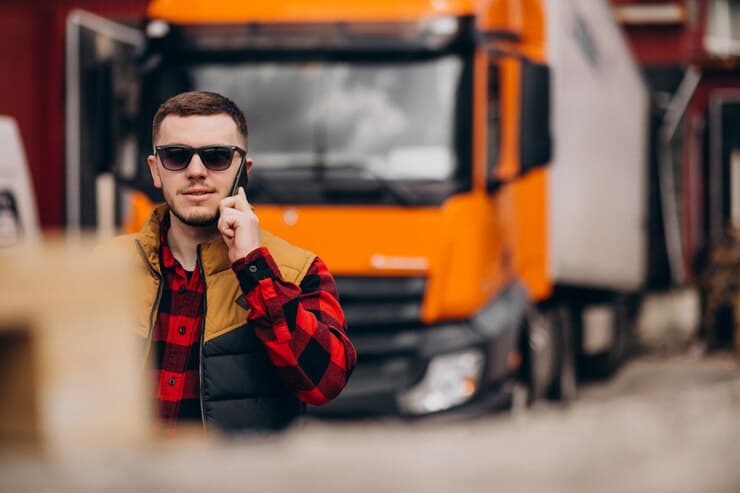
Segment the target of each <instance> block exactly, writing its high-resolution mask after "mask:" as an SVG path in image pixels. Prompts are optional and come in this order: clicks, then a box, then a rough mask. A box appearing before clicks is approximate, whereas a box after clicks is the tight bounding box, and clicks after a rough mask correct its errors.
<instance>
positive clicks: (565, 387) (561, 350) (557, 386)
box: [547, 305, 578, 404]
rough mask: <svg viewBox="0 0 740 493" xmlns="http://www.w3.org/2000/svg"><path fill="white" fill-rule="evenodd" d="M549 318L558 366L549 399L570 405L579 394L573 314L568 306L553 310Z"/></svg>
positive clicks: (549, 313)
mask: <svg viewBox="0 0 740 493" xmlns="http://www.w3.org/2000/svg"><path fill="white" fill-rule="evenodd" d="M547 316H549V317H550V318H551V319H552V324H553V327H554V329H555V330H554V333H555V337H556V339H555V340H556V343H557V356H558V364H557V371H556V375H555V378H554V380H553V382H552V385H551V387H550V390H549V392H548V397H550V398H552V399H557V400H559V401H561V402H563V403H566V404H567V403H570V402H572V401H574V400H575V399H576V396H577V394H578V376H577V364H576V337H575V329H574V326H573V314H572V311H571V309H570V308H569V307H568V306H567V305H560V306H557V307H555V308H553V309H551V310H550V311H549V312H548V314H547Z"/></svg>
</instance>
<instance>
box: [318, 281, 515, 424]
mask: <svg viewBox="0 0 740 493" xmlns="http://www.w3.org/2000/svg"><path fill="white" fill-rule="evenodd" d="M527 302H528V296H527V293H526V291H525V290H524V288H523V286H521V285H520V284H518V283H514V284H511V285H510V286H509V287H507V288H506V289H505V290H503V291H502V292H501V293H500V294H499V296H498V297H496V298H495V299H494V300H493V301H492V302H491V303H490V304H488V305H487V306H486V307H485V308H484V309H483V310H481V311H480V312H478V313H477V314H476V315H475V316H473V317H471V318H470V319H468V320H462V321H456V322H450V323H445V324H438V325H432V326H423V325H420V326H416V327H413V326H407V327H401V328H396V329H394V330H383V331H377V332H372V331H365V332H363V333H359V334H354V333H352V328H351V327H350V332H349V333H350V338H351V339H352V342H353V343H354V345H355V347H356V348H357V352H358V364H357V367H356V368H355V371H354V372H353V374H352V376H351V378H350V380H349V383H348V384H347V387H346V388H345V389H344V391H343V392H342V393H341V394H340V395H339V397H337V398H336V399H335V400H334V401H332V402H331V403H329V404H327V405H326V406H323V407H320V408H316V407H311V408H310V409H309V412H310V413H311V414H313V415H316V416H326V417H330V416H334V417H343V416H344V417H350V416H371V415H399V416H409V417H411V416H423V415H430V414H436V413H440V412H449V411H453V410H455V411H460V412H469V411H471V410H485V409H489V408H492V407H500V406H505V405H507V404H508V403H509V402H510V395H511V389H512V385H511V383H512V381H513V377H514V376H515V374H516V370H517V367H516V362H517V356H518V354H519V353H518V351H519V346H520V330H521V326H522V317H523V314H524V310H525V307H526V304H527Z"/></svg>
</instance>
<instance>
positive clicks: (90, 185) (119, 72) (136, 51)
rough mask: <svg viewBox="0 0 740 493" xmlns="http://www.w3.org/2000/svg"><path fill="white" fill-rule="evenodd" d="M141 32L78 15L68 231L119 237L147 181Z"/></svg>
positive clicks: (70, 104) (70, 75)
mask: <svg viewBox="0 0 740 493" xmlns="http://www.w3.org/2000/svg"><path fill="white" fill-rule="evenodd" d="M144 41H145V37H144V35H143V33H142V32H140V31H139V30H138V29H136V28H133V27H129V26H126V25H123V24H118V23H116V22H113V21H111V20H109V19H105V18H103V17H99V16H97V15H94V14H91V13H89V12H85V11H81V10H74V11H72V12H71V13H70V15H69V17H68V18H67V26H66V95H65V98H66V122H65V125H66V142H65V146H66V170H65V173H66V190H65V207H66V223H67V231H68V232H69V233H68V234H70V235H71V236H73V237H74V236H78V235H79V234H80V232H81V231H82V230H83V229H97V230H98V231H99V233H102V234H112V233H113V232H115V230H116V229H117V226H118V225H119V224H120V222H121V219H122V216H123V215H124V211H123V210H122V209H123V206H124V205H125V203H126V199H127V198H126V194H127V193H128V192H127V191H126V187H123V186H122V183H125V182H127V183H131V182H135V181H136V179H137V176H138V175H139V174H140V171H139V166H138V165H137V161H138V159H137V155H138V152H137V148H136V138H135V128H134V127H135V122H136V112H137V108H138V98H139V95H140V76H139V69H138V59H139V57H140V56H141V54H142V52H143V49H144Z"/></svg>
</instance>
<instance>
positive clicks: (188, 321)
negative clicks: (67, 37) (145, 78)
mask: <svg viewBox="0 0 740 493" xmlns="http://www.w3.org/2000/svg"><path fill="white" fill-rule="evenodd" d="M152 142H153V144H154V153H153V154H152V155H151V156H149V157H148V159H147V161H148V165H149V170H150V171H151V175H152V179H153V180H154V185H155V186H156V187H157V188H159V189H161V190H162V192H163V195H164V198H165V202H166V204H165V205H162V206H160V207H159V208H157V209H156V210H155V211H154V212H153V213H152V215H151V217H150V218H149V220H148V221H147V223H146V224H145V225H144V226H143V227H142V229H141V230H140V231H139V232H138V233H137V234H135V235H129V236H123V237H119V238H116V239H115V240H114V243H115V244H116V245H117V247H118V248H124V249H128V250H131V249H136V250H138V252H139V257H140V258H139V260H138V263H139V264H140V266H141V276H142V279H143V282H144V288H143V290H142V300H141V306H140V308H141V313H140V314H141V317H140V318H141V323H140V326H139V332H140V334H141V335H142V336H146V337H147V355H148V357H149V358H150V360H151V361H152V362H153V363H154V365H155V370H156V378H155V381H156V402H157V407H158V411H159V414H160V416H161V418H162V419H163V420H165V422H166V423H168V424H169V425H172V426H174V425H175V424H176V423H178V422H180V421H183V420H202V421H203V423H204V425H205V426H206V428H208V427H209V425H214V426H215V427H217V428H219V429H221V430H226V431H249V430H277V429H281V428H284V427H286V426H288V425H289V424H290V423H291V422H293V421H294V420H295V419H296V418H298V417H299V416H301V415H302V414H303V413H304V412H305V403H308V404H313V405H322V404H325V403H326V402H328V401H329V400H331V399H333V398H334V397H336V396H337V394H339V392H340V391H341V390H342V388H343V387H344V385H345V384H346V382H347V378H348V377H349V375H350V373H351V371H352V369H353V368H354V365H355V362H356V359H357V355H356V352H355V349H354V347H353V346H352V343H351V342H350V340H349V338H348V337H347V334H346V326H345V320H344V315H343V313H342V309H341V308H340V306H339V302H338V297H337V291H336V286H335V284H334V280H333V278H332V276H331V274H330V273H329V271H328V270H327V268H326V266H325V265H324V263H323V262H322V261H321V260H320V259H319V258H318V257H316V256H315V255H314V254H312V253H310V252H308V251H305V250H302V249H300V248H297V247H295V246H293V245H291V244H289V243H287V242H286V241H284V240H282V239H280V238H278V237H276V236H274V235H271V234H269V233H268V232H266V231H264V230H261V229H260V227H259V220H258V218H257V216H256V215H255V214H254V212H253V211H252V209H251V207H250V205H249V202H248V201H247V197H246V193H245V190H244V188H241V187H240V188H239V190H238V193H237V194H236V195H234V196H230V192H231V189H232V186H233V184H234V183H235V179H236V176H237V172H238V170H239V168H240V167H242V166H244V167H245V169H244V172H245V173H246V172H248V171H249V169H250V168H251V167H252V160H251V159H248V158H247V157H246V154H247V152H246V149H247V123H246V119H245V117H244V114H243V113H242V112H241V111H240V110H239V108H238V107H237V106H236V105H235V104H234V103H233V102H232V101H230V100H229V99H227V98H225V97H223V96H221V95H218V94H215V93H208V92H187V93H183V94H179V95H177V96H175V97H173V98H171V99H169V100H167V101H166V102H165V103H164V104H162V106H160V107H159V109H158V111H157V113H156V114H155V116H154V122H153V129H152Z"/></svg>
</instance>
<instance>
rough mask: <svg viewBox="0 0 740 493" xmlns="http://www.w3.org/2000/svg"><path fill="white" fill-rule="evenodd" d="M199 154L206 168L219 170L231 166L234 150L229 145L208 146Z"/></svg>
mask: <svg viewBox="0 0 740 493" xmlns="http://www.w3.org/2000/svg"><path fill="white" fill-rule="evenodd" d="M199 154H200V159H201V160H202V161H203V164H204V165H205V166H206V168H209V169H212V170H217V171H221V170H225V169H226V168H228V167H229V166H231V159H232V158H233V157H234V151H233V150H231V148H229V147H206V148H204V149H201V151H200V153H199Z"/></svg>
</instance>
